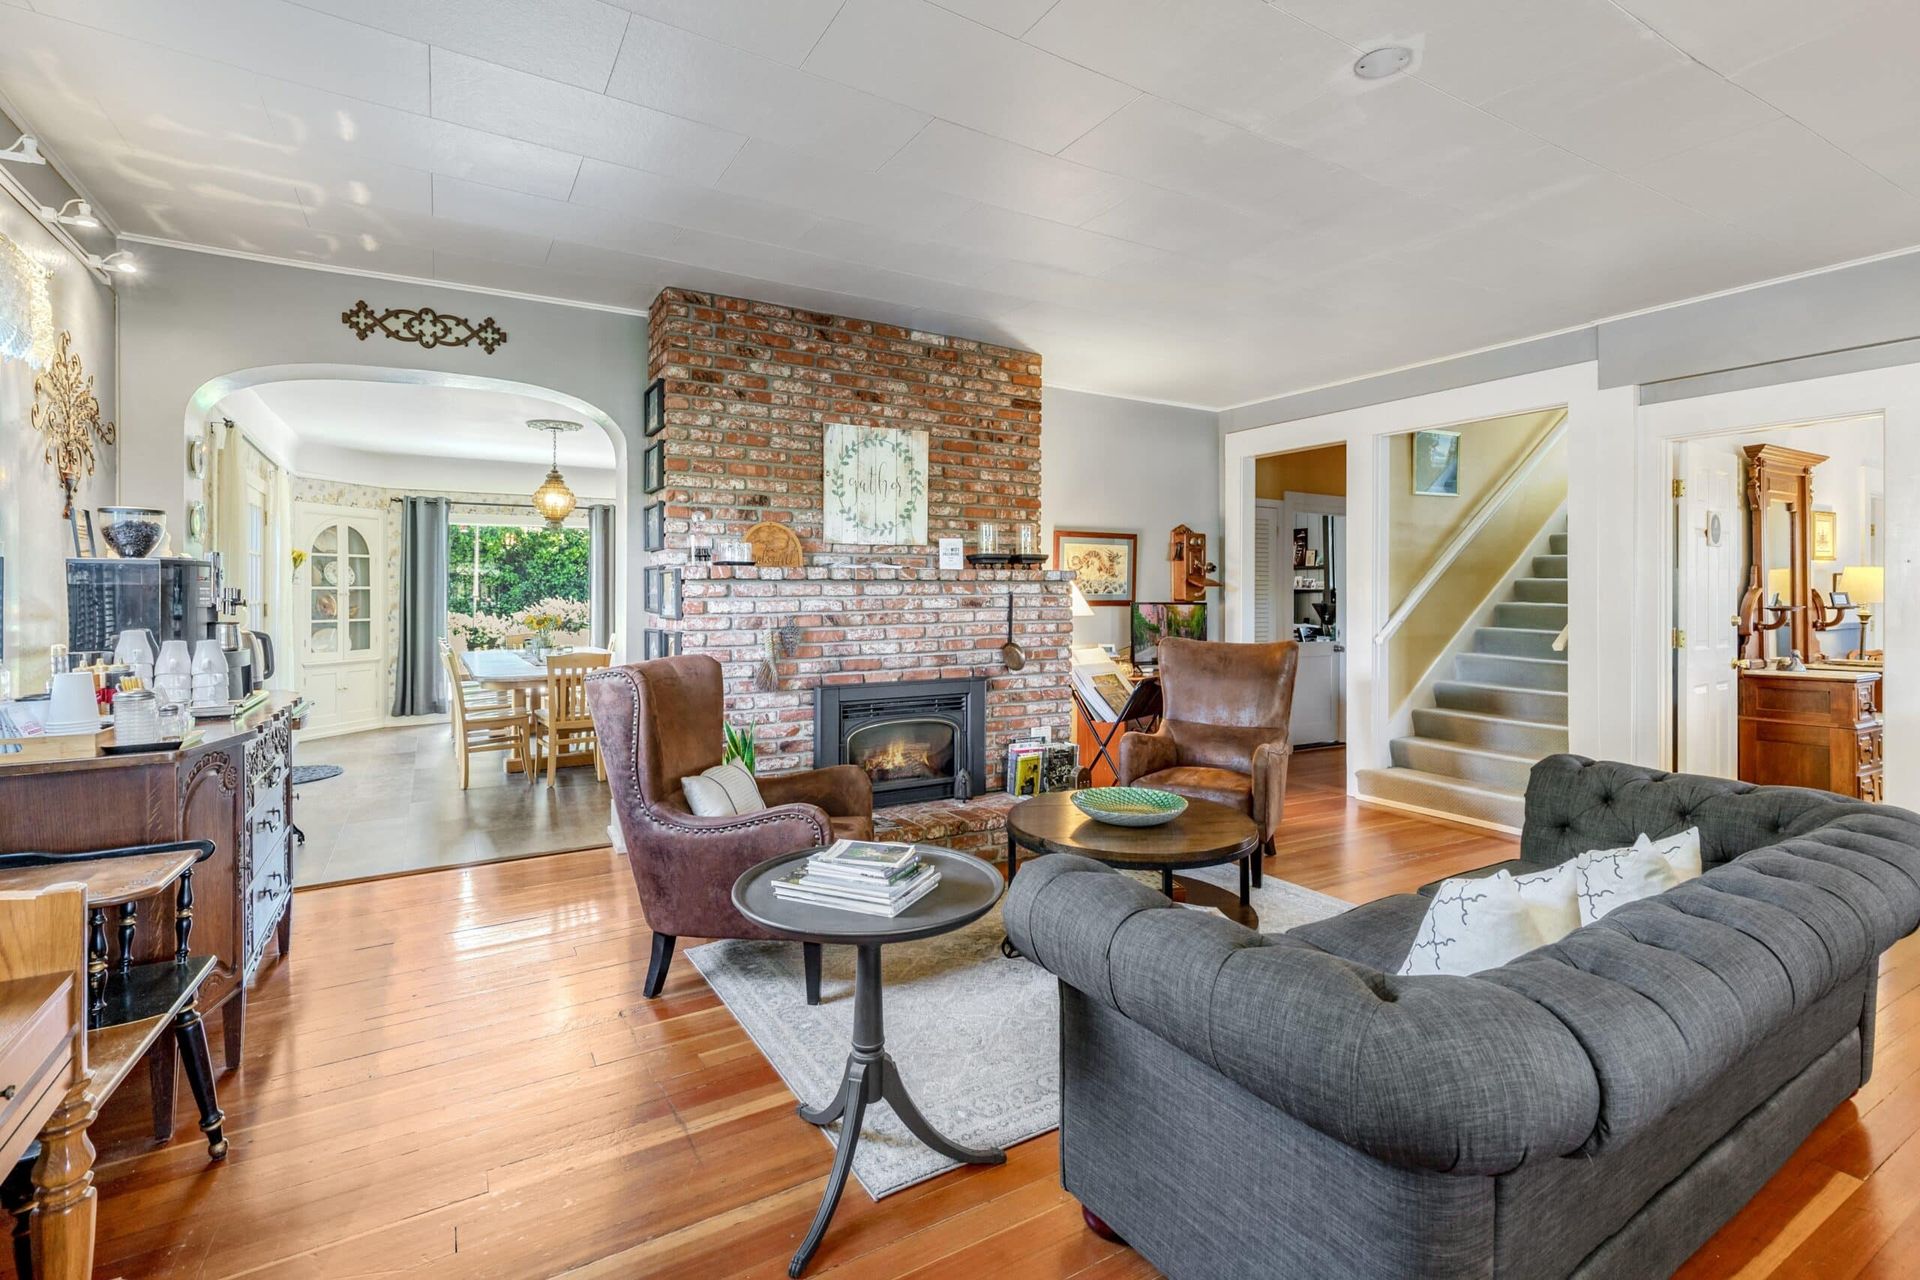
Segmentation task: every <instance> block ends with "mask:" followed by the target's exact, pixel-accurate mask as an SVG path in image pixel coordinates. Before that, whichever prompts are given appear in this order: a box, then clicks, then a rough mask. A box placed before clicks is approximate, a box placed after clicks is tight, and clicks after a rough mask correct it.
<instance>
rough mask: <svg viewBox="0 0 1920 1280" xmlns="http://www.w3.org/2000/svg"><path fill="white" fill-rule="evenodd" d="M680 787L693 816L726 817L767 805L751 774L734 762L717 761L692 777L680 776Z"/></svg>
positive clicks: (753, 810) (751, 811) (760, 808)
mask: <svg viewBox="0 0 1920 1280" xmlns="http://www.w3.org/2000/svg"><path fill="white" fill-rule="evenodd" d="M680 790H681V791H682V792H683V793H684V794H685V795H686V797H687V808H688V809H690V810H692V812H693V816H694V817H696V818H726V817H731V816H732V815H734V814H736V813H758V812H759V811H760V810H762V809H764V808H766V807H767V802H766V801H765V800H762V799H761V798H760V788H759V787H758V786H757V785H755V783H754V781H753V775H752V774H750V773H748V772H747V771H746V770H745V769H744V768H742V767H741V766H739V765H737V764H717V765H715V766H713V768H711V769H707V770H703V771H702V772H701V773H700V774H698V775H697V776H695V777H691V778H682V779H680Z"/></svg>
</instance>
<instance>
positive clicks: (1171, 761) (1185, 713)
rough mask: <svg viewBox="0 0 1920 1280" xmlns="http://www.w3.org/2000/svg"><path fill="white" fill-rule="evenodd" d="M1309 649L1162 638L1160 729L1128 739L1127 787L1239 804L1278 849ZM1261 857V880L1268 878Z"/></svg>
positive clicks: (1266, 846)
mask: <svg viewBox="0 0 1920 1280" xmlns="http://www.w3.org/2000/svg"><path fill="white" fill-rule="evenodd" d="M1299 664H1300V646H1299V645H1297V644H1295V643H1294V642H1293V641H1291V640H1282V641H1280V642H1279V643H1278V644H1225V643H1221V642H1219V641H1202V640H1162V641H1161V642H1160V693H1161V699H1162V703H1163V710H1162V712H1161V717H1160V727H1159V728H1158V729H1157V730H1155V731H1154V732H1152V733H1129V734H1126V735H1124V736H1122V737H1121V739H1120V768H1119V777H1120V782H1121V785H1123V786H1141V787H1157V788H1159V789H1160V790H1162V791H1172V792H1175V793H1177V794H1179V795H1183V796H1186V797H1187V798H1188V799H1190V800H1213V801H1217V802H1218V803H1220V804H1224V805H1227V806H1229V807H1231V808H1234V809H1238V810H1240V811H1241V812H1242V813H1244V814H1246V815H1247V816H1248V817H1250V818H1252V819H1253V825H1254V826H1255V827H1257V828H1259V831H1260V855H1259V857H1260V858H1264V857H1266V856H1267V855H1268V854H1270V853H1272V852H1273V837H1274V834H1275V833H1276V832H1278V831H1279V829H1280V811H1281V808H1282V807H1283V806H1284V805H1285V803H1286V798H1287V758H1288V757H1289V756H1291V755H1292V754H1293V739H1292V736H1291V734H1290V733H1289V731H1288V727H1287V720H1288V717H1289V716H1291V715H1292V714H1293V677H1294V672H1295V670H1296V669H1297V668H1298V666H1299ZM1260 870H1261V868H1260V861H1259V859H1258V858H1256V859H1255V861H1254V864H1253V883H1255V884H1259V883H1260V879H1261V876H1260Z"/></svg>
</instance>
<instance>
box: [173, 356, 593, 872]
mask: <svg viewBox="0 0 1920 1280" xmlns="http://www.w3.org/2000/svg"><path fill="white" fill-rule="evenodd" d="M555 418H558V419H567V420H571V421H573V422H576V423H579V424H581V425H582V426H583V427H584V428H585V429H584V430H581V431H578V432H574V433H571V434H568V435H565V436H562V437H559V439H558V440H556V439H554V438H552V437H550V436H547V435H545V434H541V433H535V432H531V431H529V430H527V422H528V421H529V420H530V419H555ZM185 427H186V429H187V434H188V438H189V440H192V439H194V438H195V437H196V435H198V436H199V437H200V438H202V439H205V440H206V442H207V443H208V445H209V446H210V447H209V449H208V450H207V452H208V453H209V454H211V455H212V457H213V459H214V461H213V464H212V465H211V466H208V467H204V468H190V474H189V477H188V485H189V491H188V494H187V501H188V503H189V511H190V513H191V512H193V511H194V510H195V508H194V506H193V504H196V503H198V504H202V505H201V507H200V508H199V510H200V512H201V514H202V518H201V519H200V520H199V521H195V520H194V519H192V518H191V515H190V519H189V521H188V530H189V531H190V532H193V533H196V534H197V535H199V538H200V542H199V545H193V546H188V547H184V548H182V549H183V550H185V551H187V552H188V553H190V554H200V553H202V552H204V551H211V550H215V549H217V550H219V551H220V552H221V553H222V555H223V559H224V560H225V561H226V564H227V580H228V581H229V583H232V584H234V585H236V586H239V587H240V588H242V590H243V591H244V592H245V594H246V595H247V598H248V599H249V600H250V601H253V602H254V608H255V618H256V619H260V618H261V617H262V616H264V618H265V619H266V620H267V622H268V626H269V629H270V631H271V633H272V634H273V635H274V640H275V649H276V654H277V656H278V658H279V660H280V661H279V672H278V678H277V679H276V681H275V683H276V684H277V685H278V686H279V687H281V688H284V689H289V690H297V691H298V692H300V693H301V694H302V695H303V696H305V697H306V698H308V699H309V700H310V701H311V702H312V704H313V711H312V714H311V715H310V717H309V721H308V730H307V731H306V732H305V733H303V734H302V735H301V738H300V749H299V752H298V756H299V759H300V760H301V762H302V763H330V764H339V765H341V766H342V767H344V768H345V770H346V773H345V775H344V777H343V778H342V779H341V780H338V781H334V780H329V781H327V782H324V783H318V784H314V785H312V786H310V787H307V788H303V791H302V795H301V801H302V804H301V809H302V817H301V819H300V825H301V827H302V829H303V830H305V832H306V833H307V836H308V841H307V843H306V844H305V845H304V846H303V847H302V848H301V849H299V850H298V851H297V852H296V859H295V860H296V867H295V874H296V880H297V882H299V883H302V884H312V883H331V882H337V881H340V880H348V879H359V878H365V877H368V876H375V875H383V874H392V873H395V872H400V871H408V870H416V869H420V868H422V867H428V866H446V865H456V864H459V863H464V862H477V861H488V860H494V859H498V858H506V857H518V856H526V855H529V854H535V853H547V852H559V851H562V850H564V849H570V848H580V847H588V846H591V845H596V844H600V843H603V842H604V840H605V829H606V813H607V800H606V792H605V787H604V784H601V783H600V782H599V781H598V780H597V778H596V777H595V776H594V775H595V770H594V769H593V768H592V767H591V756H590V755H589V756H588V757H587V763H588V767H586V768H585V769H584V770H581V769H579V768H575V769H570V770H569V769H561V770H557V771H556V777H555V779H554V785H552V786H548V785H546V783H545V780H544V779H542V781H541V783H540V784H539V785H536V786H533V787H528V785H527V783H526V780H525V779H524V777H523V775H522V774H521V773H520V772H518V769H519V767H520V765H521V763H522V760H523V756H524V752H523V751H520V750H516V751H515V753H514V755H513V757H512V758H513V760H514V762H515V772H514V773H512V774H511V775H507V774H506V773H504V772H503V770H502V767H501V766H502V764H503V762H504V761H505V760H506V759H507V757H504V756H502V755H500V754H475V755H473V756H472V757H471V759H468V760H460V759H457V758H456V755H455V753H454V751H453V747H452V744H453V738H452V737H451V730H450V726H449V725H448V724H447V723H446V722H445V720H444V718H439V717H434V718H433V719H432V720H431V722H430V723H423V719H422V717H421V716H418V715H412V714H401V713H402V712H408V713H410V712H413V711H414V710H416V709H418V710H426V709H427V708H426V707H425V706H423V705H421V704H420V703H419V702H418V701H417V700H410V699H401V700H400V703H401V704H402V705H396V700H395V695H394V690H395V688H396V680H397V673H399V672H401V671H406V672H411V673H414V676H415V678H416V680H417V679H418V675H419V672H420V671H421V669H422V668H423V667H424V668H425V671H426V678H427V679H429V680H434V681H436V685H438V684H440V683H441V682H440V680H439V678H440V677H442V676H444V674H445V669H444V666H443V665H442V658H441V655H440V654H439V653H438V652H437V649H436V648H435V646H434V642H433V639H432V637H434V636H436V635H439V634H447V635H449V636H450V637H456V638H457V642H458V643H461V644H462V645H463V647H464V643H465V642H468V641H469V639H471V643H473V644H474V646H475V647H478V648H491V647H497V646H498V645H500V644H501V643H502V641H503V638H504V637H505V636H507V635H510V634H513V632H514V631H515V630H516V629H517V628H518V626H519V625H520V624H519V623H518V621H517V620H518V619H520V618H521V617H522V616H524V615H526V614H528V613H534V612H538V613H548V612H554V611H556V610H558V611H560V612H562V613H563V614H565V616H568V617H569V618H570V622H569V624H568V625H567V626H565V627H564V628H563V630H565V631H567V632H571V633H573V634H571V635H569V636H567V637H565V638H563V640H562V643H566V644H578V645H581V646H582V647H588V646H600V647H606V646H607V643H608V641H609V640H610V639H612V638H613V635H616V634H617V633H618V632H619V631H621V630H622V627H621V621H622V619H623V617H624V613H623V611H622V610H623V607H624V605H625V600H624V594H625V593H624V589H623V583H624V577H625V575H624V574H623V573H620V572H618V571H616V570H614V568H613V566H615V565H619V564H621V563H623V562H624V555H625V547H624V545H622V544H623V543H624V537H623V536H622V535H623V529H622V525H623V522H622V521H621V520H620V519H618V518H616V508H617V506H619V505H620V502H621V498H622V495H623V484H622V482H621V477H620V474H619V473H620V470H621V463H622V462H623V449H622V444H623V441H622V437H621V434H620V432H619V429H618V427H617V426H616V425H615V424H614V423H613V422H612V420H611V418H610V417H609V416H608V415H606V414H605V413H603V412H601V411H600V410H598V409H597V408H596V407H595V406H593V405H590V404H588V403H586V402H584V401H582V400H580V399H578V398H577V397H574V396H570V395H567V394H565V393H560V392H555V391H553V390H551V389H548V388H543V387H538V386H531V385H528V384H523V383H517V382H510V381H506V380H502V379H491V378H479V377H474V376H467V375H451V374H444V373H439V372H434V371H414V370H382V369H369V368H366V367H363V366H315V365H294V366H270V367H262V368H256V369H249V370H244V371H240V372H238V373H235V374H230V375H225V376H223V377H221V378H218V379H213V380H210V381H209V382H207V383H206V384H203V386H202V387H201V388H199V389H198V390H197V391H196V393H195V394H194V395H193V397H191V399H190V402H189V406H188V411H187V415H186V419H185ZM561 441H564V444H563V443H561ZM550 450H551V451H552V454H550ZM554 455H557V463H558V465H559V466H560V468H561V469H562V470H563V471H564V473H565V475H566V477H567V481H568V483H569V485H570V487H571V488H572V489H573V490H574V492H575V494H576V496H577V499H578V506H577V507H576V509H575V511H574V513H573V514H572V515H571V516H569V517H567V518H566V519H565V520H564V521H563V522H562V523H561V524H560V525H559V526H549V525H548V523H547V522H546V521H545V520H543V519H542V518H541V517H540V516H539V515H538V514H537V513H535V512H534V510H533V507H532V503H531V499H530V494H531V493H532V491H533V489H534V488H535V487H536V486H537V485H539V484H540V483H541V482H542V480H543V479H544V478H545V475H546V473H547V471H548V469H549V466H550V462H551V461H553V460H555V458H554ZM419 499H433V500H435V501H431V502H424V503H423V502H420V501H417V500H419ZM410 502H411V506H409V503H410ZM423 507H425V508H430V509H434V510H437V512H438V513H439V514H438V516H437V517H436V519H437V521H439V522H440V523H439V524H437V525H435V526H434V527H435V528H436V530H438V529H442V528H443V529H444V532H438V531H436V532H435V533H434V535H433V537H431V538H429V539H428V541H429V542H431V543H435V544H436V545H435V547H434V550H433V552H432V554H431V555H429V556H427V560H428V565H427V566H423V564H422V562H421V557H422V549H421V547H420V545H419V537H418V530H417V529H409V531H408V532H407V533H405V534H403V519H404V517H403V511H415V512H417V511H419V510H420V509H421V508H423ZM462 540H464V541H462ZM455 544H458V549H459V550H460V554H461V565H460V566H455V565H454V564H453V563H452V559H451V554H452V551H453V550H454V549H455ZM403 545H405V546H406V547H407V548H408V550H407V553H406V554H405V555H404V556H403V555H402V552H401V548H402V546H403ZM609 547H611V549H612V550H611V557H610V558H609V557H608V554H607V549H608V548H609ZM483 548H484V555H485V556H486V558H487V566H486V569H487V572H486V574H485V575H484V580H485V583H486V587H485V590H484V591H482V590H480V589H479V587H480V584H481V580H482V577H483V575H482V574H481V573H480V565H479V563H478V562H479V560H480V559H481V557H482V555H483ZM469 556H471V557H472V558H473V561H474V564H473V574H472V579H471V581H469V579H468V578H467V575H466V574H465V573H464V572H455V569H456V567H458V568H462V569H464V567H465V566H466V562H467V558H468V557H469ZM263 566H264V568H263ZM423 574H424V576H422V575H423ZM575 577H577V578H578V579H579V581H577V582H574V581H572V579H573V578H575ZM422 581H425V582H437V584H438V585H439V586H440V587H443V588H445V595H446V605H445V609H444V612H443V611H442V605H441V604H440V603H438V602H437V601H436V602H435V603H433V604H432V605H431V606H430V607H427V606H423V605H422V604H421V602H420V597H419V593H418V591H417V590H415V589H414V585H413V584H415V583H418V582H422ZM590 584H591V585H590ZM463 591H464V592H465V594H462V593H463ZM528 591H532V592H533V594H532V595H527V594H526V593H527V592H528ZM589 592H590V593H591V594H589ZM523 596H524V597H525V598H522V597H523ZM576 605H577V606H578V611H579V613H580V617H579V618H577V619H572V618H571V613H570V612H568V611H569V610H571V609H572V607H573V606H576ZM536 606H538V607H537V608H536ZM595 606H598V607H595ZM423 607H424V608H426V612H427V613H430V614H431V615H432V617H431V618H430V619H423V617H422V616H421V614H420V611H421V609H422V608H423ZM403 611H404V612H405V614H406V624H405V626H404V627H403V626H402V615H403ZM423 620H424V621H427V622H429V623H430V626H428V627H426V628H424V629H423V627H422V625H421V624H422V622H423ZM482 624H486V625H488V626H491V627H492V631H490V632H487V633H486V635H485V636H480V635H479V632H477V631H475V630H474V628H478V627H481V625H482ZM575 624H577V625H575ZM496 633H497V634H496ZM610 633H611V634H610ZM423 634H424V636H425V639H421V638H420V637H422V635H423ZM413 687H414V688H416V689H418V688H420V687H421V686H420V685H419V684H418V683H415V684H414V686H413ZM428 692H429V694H431V693H432V692H433V687H429V689H428ZM448 692H449V693H452V692H453V691H452V690H451V689H449V690H448ZM463 765H464V773H465V775H466V777H465V780H463V776H462V774H463V769H462V767H461V766H463Z"/></svg>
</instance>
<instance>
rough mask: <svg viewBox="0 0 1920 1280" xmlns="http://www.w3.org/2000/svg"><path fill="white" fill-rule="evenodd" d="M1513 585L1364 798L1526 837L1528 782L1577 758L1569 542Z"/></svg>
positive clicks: (1366, 786) (1364, 787) (1371, 774)
mask: <svg viewBox="0 0 1920 1280" xmlns="http://www.w3.org/2000/svg"><path fill="white" fill-rule="evenodd" d="M1547 550H1548V552H1549V554H1547V555H1541V556H1535V557H1533V563H1532V566H1531V568H1530V570H1529V572H1528V573H1527V575H1526V576H1516V577H1514V578H1512V579H1510V580H1509V581H1508V583H1507V591H1506V596H1505V598H1504V599H1503V600H1502V601H1501V602H1500V603H1499V604H1496V605H1495V606H1494V609H1493V619H1492V624H1493V625H1491V626H1485V627H1480V628H1478V629H1477V630H1476V631H1475V632H1474V637H1473V644H1472V649H1471V651H1470V652H1466V653H1461V654H1460V655H1458V656H1457V657H1456V658H1455V659H1454V669H1453V678H1452V679H1451V680H1441V681H1439V682H1437V683H1436V684H1435V685H1434V686H1433V703H1434V705H1433V706H1431V707H1417V708H1415V709H1414V712H1413V736H1412V737H1407V738H1395V739H1394V740H1393V746H1392V750H1393V766H1392V767H1391V768H1387V769H1362V770H1360V771H1359V774H1358V781H1359V788H1360V794H1361V795H1362V796H1365V797H1367V798H1368V799H1373V800H1381V801H1384V802H1386V803H1388V804H1399V805H1405V806H1407V807H1409V808H1414V809H1420V810H1425V811H1428V812H1433V813H1440V814H1445V815H1449V816H1452V817H1457V818H1462V819H1465V820H1467V821H1469V822H1475V823H1480V824H1487V825H1492V826H1499V827H1510V828H1512V829H1513V830H1515V831H1518V830H1519V829H1520V823H1521V819H1522V817H1523V816H1524V813H1525V808H1526V806H1525V792H1526V787H1527V773H1528V771H1529V770H1531V769H1532V768H1533V765H1534V762H1535V761H1537V760H1539V759H1541V758H1542V757H1544V756H1549V755H1552V754H1554V753H1555V752H1559V751H1565V750H1566V749H1567V655H1566V654H1565V653H1564V652H1562V653H1555V652H1554V649H1553V642H1554V640H1555V638H1556V637H1558V636H1559V634H1560V632H1561V631H1562V630H1563V629H1564V628H1565V627H1566V625H1567V535H1566V534H1565V533H1556V534H1552V535H1550V537H1549V539H1548V544H1547Z"/></svg>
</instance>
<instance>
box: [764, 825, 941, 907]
mask: <svg viewBox="0 0 1920 1280" xmlns="http://www.w3.org/2000/svg"><path fill="white" fill-rule="evenodd" d="M939 883H940V868H938V867H936V866H934V865H933V864H932V863H931V862H928V861H926V860H925V859H924V858H922V857H921V856H920V851H919V850H918V849H916V848H915V847H914V846H912V845H910V844H884V843H881V842H879V841H876V840H836V841H834V843H833V847H832V848H830V849H822V850H821V851H820V852H819V853H816V854H814V855H813V856H812V857H811V858H808V859H807V860H806V861H805V862H802V863H800V864H799V865H797V866H795V867H794V868H793V869H792V870H791V871H788V872H787V873H786V874H785V875H783V876H781V877H780V878H779V879H778V880H775V881H774V882H773V894H774V896H775V897H776V898H784V899H786V900H787V901H789V902H811V903H813V904H814V905H815V906H821V907H836V908H838V909H840V910H842V911H857V912H859V913H860V914H862V915H869V916H897V915H899V914H900V913H901V912H902V911H905V910H906V909H907V908H908V907H910V906H912V905H913V904H914V903H915V902H918V901H919V900H920V899H921V898H924V897H925V896H926V895H927V894H929V893H931V892H933V887H934V886H935V885H937V884H939Z"/></svg>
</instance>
